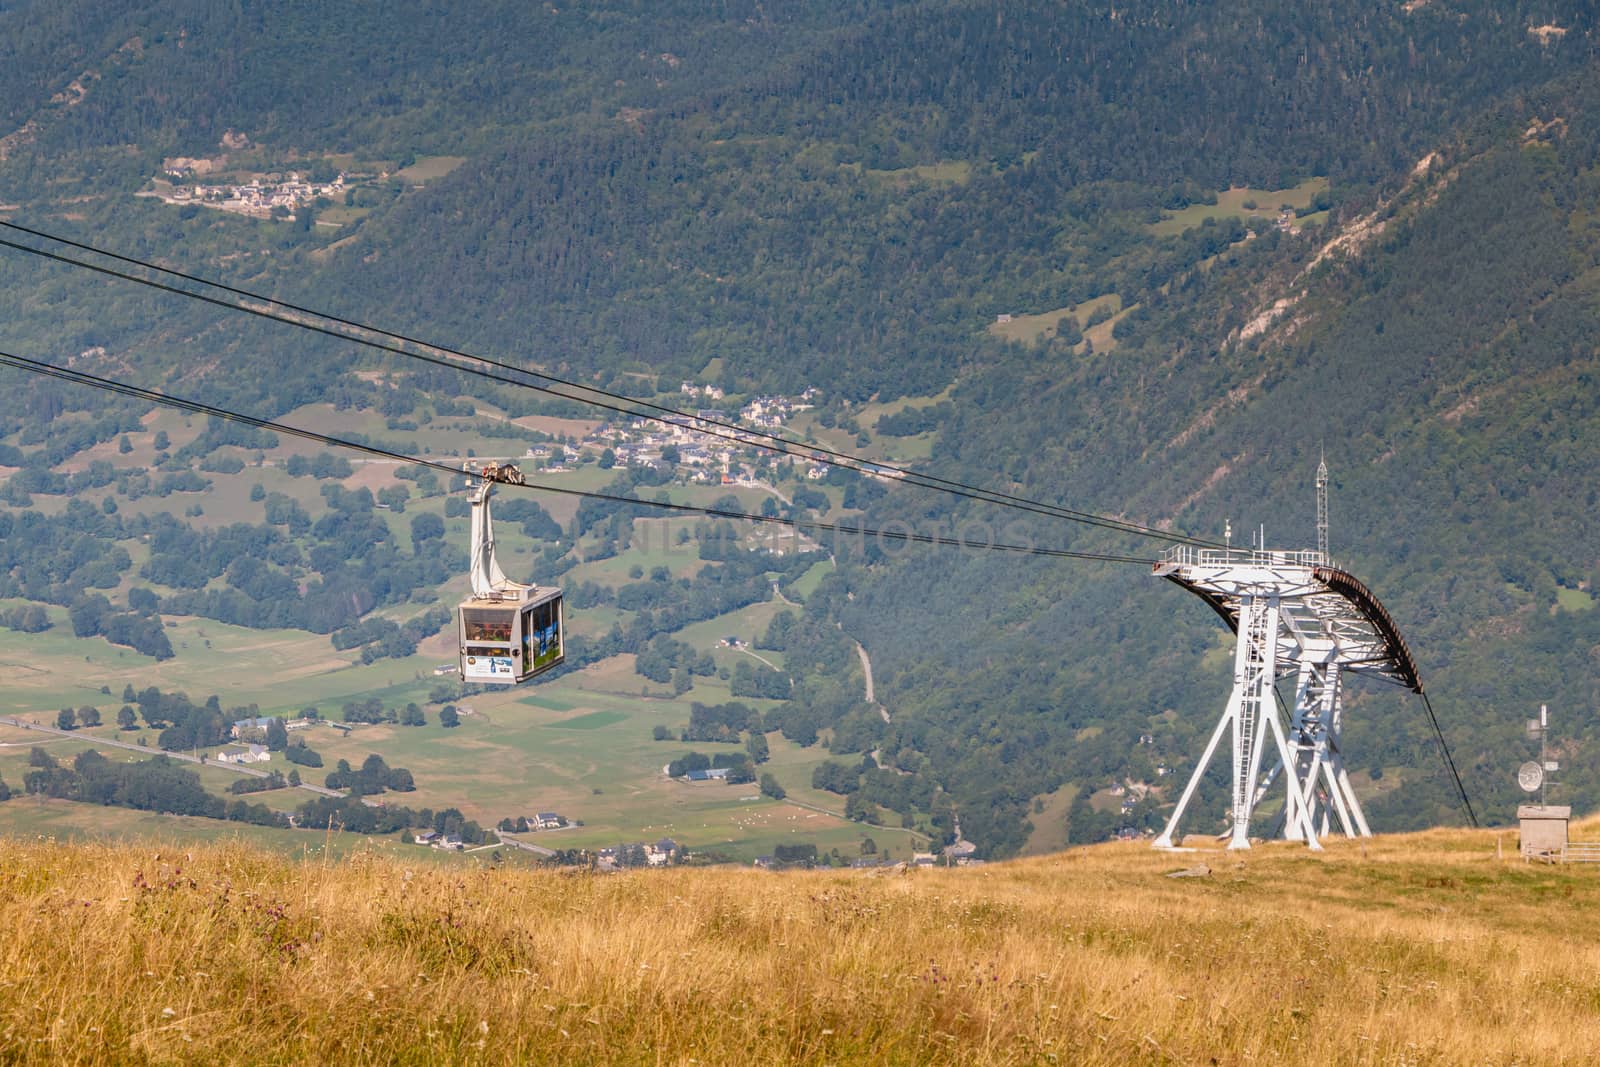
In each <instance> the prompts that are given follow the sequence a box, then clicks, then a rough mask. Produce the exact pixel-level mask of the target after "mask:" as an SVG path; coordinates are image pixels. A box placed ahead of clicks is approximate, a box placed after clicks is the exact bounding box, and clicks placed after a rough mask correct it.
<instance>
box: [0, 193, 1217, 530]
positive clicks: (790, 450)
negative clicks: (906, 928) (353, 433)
mask: <svg viewBox="0 0 1600 1067" xmlns="http://www.w3.org/2000/svg"><path fill="white" fill-rule="evenodd" d="M0 227H4V228H5V229H9V230H13V231H16V232H19V233H25V234H28V235H29V236H32V237H37V238H41V239H44V240H48V241H54V242H56V243H59V244H63V245H67V246H69V247H72V248H76V249H79V250H82V251H86V252H91V253H94V254H96V255H101V256H105V257H107V258H109V259H112V260H115V261H117V262H120V263H125V264H128V265H130V266H135V267H139V268H141V269H144V270H150V271H156V272H158V273H161V274H165V275H168V276H170V277H174V278H180V279H182V280H184V281H187V282H192V283H194V284H197V285H204V286H208V287H210V288H214V289H217V290H220V291H222V292H225V293H229V294H231V295H233V296H237V297H240V298H242V299H246V300H252V301H259V302H260V303H262V304H265V305H269V306H271V307H278V308H282V309H284V310H285V311H289V312H293V313H294V315H307V316H311V317H314V318H318V319H322V320H324V321H326V322H332V323H336V324H338V325H339V326H343V327H348V328H349V329H354V330H360V331H363V332H365V333H370V334H374V335H377V336H379V337H387V338H389V339H391V340H393V341H397V342H401V343H404V344H408V345H414V346H417V347H421V348H427V349H431V350H433V351H435V352H440V353H444V354H445V355H447V356H450V357H453V358H451V359H441V358H438V357H435V356H428V355H425V354H422V353H419V352H414V351H411V350H410V349H406V348H400V347H396V346H395V345H390V344H384V343H382V342H380V341H375V340H373V339H371V338H369V337H361V336H357V335H355V334H351V333H348V332H345V331H344V330H338V329H332V328H330V327H327V326H322V325H318V324H316V323H312V322H306V321H304V320H302V319H300V318H295V317H293V316H291V315H283V314H278V313H275V312H272V311H270V310H267V309H266V308H262V307H252V306H250V305H248V304H239V303H234V302H232V301H229V300H223V299H219V298H217V297H212V296H207V295H205V294H203V293H196V292H192V291H190V290H188V289H183V288H181V287H178V286H174V285H167V284H164V283H162V282H158V281H154V280H152V279H149V278H142V277H139V276H138V275H134V274H129V273H126V272H124V271H118V270H114V269H112V268H109V267H105V266H101V265H99V264H95V263H88V262H85V261H83V260H79V259H73V258H72V257H70V256H64V255H60V254H58V253H54V252H49V251H46V250H44V249H40V248H34V247H32V246H30V245H26V244H21V243H18V242H14V241H8V240H4V239H0V247H5V248H10V249H14V250H16V251H19V252H26V253H29V254H30V255H35V256H39V257H42V258H44V259H48V260H52V261H54V262H57V263H61V264H63V265H66V266H73V267H79V268H81V269H84V270H90V271H94V272H96V273H99V274H102V275H106V276H108V277H112V278H117V279H119V280H122V281H128V282H132V283H134V284H137V285H143V286H146V287H148V288H152V289H156V290H159V291H161V292H166V293H171V294H173V295H177V296H184V297H188V298H189V299H191V300H198V301H201V302H202V303H207V304H211V305H213V306H215V307H220V308H223V309H226V310H229V311H239V312H243V313H245V314H249V315H255V316H257V317H259V318H264V319H269V320H271V321H273V322H279V323H283V324H285V325H289V326H295V327H298V328H300V329H303V330H309V331H311V332H313V333H318V334H322V335H324V336H327V337H332V338H335V339H338V340H344V341H350V342H353V343H355V344H359V345H363V346H365V347H368V348H373V349H376V350H378V351H382V352H387V353H390V354H392V355H398V356H403V357H406V358H408V359H415V360H418V361H421V362H424V363H429V364H432V365H434V366H439V367H445V368H448V369H453V370H457V371H461V372H463V373H467V374H473V375H476V376H477V377H481V378H485V379H487V380H489V381H495V382H499V383H502V384H505V385H511V386H517V387H520V388H525V389H532V390H535V391H537V392H541V393H545V394H547V395H550V396H553V397H557V398H559V399H562V400H569V401H572V402H574V403H579V404H586V405H589V406H592V407H598V408H601V409H604V410H607V411H612V412H616V413H618V414H621V415H627V416H630V417H633V418H640V419H648V420H650V421H653V422H660V423H664V424H666V425H670V426H678V427H681V428H684V429H690V430H693V431H695V432H697V433H702V434H706V435H707V436H710V437H716V438H721V439H723V440H728V441H733V442H735V443H737V444H741V445H749V446H751V447H755V448H761V449H764V450H766V451H770V452H776V453H779V454H782V455H788V456H795V457H799V458H805V459H815V458H817V457H819V456H826V457H827V458H828V462H830V463H833V464H834V465H837V466H841V467H844V468H845V469H847V470H853V471H856V472H857V473H866V474H891V475H894V476H895V477H896V478H897V479H898V480H901V481H906V482H909V483H910V484H912V485H916V486H919V487H921V488H925V489H934V490H937V491H940V492H945V493H950V494H952V495H954V496H958V497H962V498H964V499H969V500H975V501H979V502H981V503H988V504H995V505H999V506H1002V507H1010V508H1015V509H1017V510H1020V511H1026V512H1031V513H1033V514H1038V515H1044V516H1046V517H1050V518H1060V519H1066V520H1068V521H1071V522H1078V523H1083V524H1086V525H1090V526H1099V527H1102V528H1104V529H1109V530H1116V531H1118V532H1121V533H1130V534H1134V535H1136V536H1140V537H1150V538H1155V539H1157V540H1162V541H1168V542H1174V543H1179V544H1189V545H1195V546H1200V547H1208V548H1222V547H1224V546H1223V545H1222V544H1221V543H1220V542H1214V541H1209V540H1206V539H1204V538H1197V537H1192V536H1190V535H1187V534H1175V533H1171V532H1169V531H1165V530H1159V529H1156V528H1154V527H1149V526H1145V525H1142V524H1140V523H1135V522H1129V521H1127V520H1124V519H1115V518H1110V517H1107V516H1103V515H1096V514H1094V513H1092V512H1085V511H1078V510H1076V509H1073V508H1066V507H1063V506H1061V505H1058V504H1047V503H1044V502H1042V501H1037V500H1031V499H1029V498H1027V497H1022V496H1017V495H1015V494H1011V493H1004V492H1001V491H999V490H993V489H984V488H981V487H978V486H974V485H969V484H967V483H965V482H959V481H953V480H951V479H946V478H940V477H938V476H936V475H932V474H925V473H922V472H920V471H915V470H911V469H910V468H906V467H899V466H895V465H893V464H888V463H878V462H873V461H868V460H865V459H862V458H861V457H859V456H854V455H851V454H849V453H846V452H840V451H837V450H835V449H830V448H827V447H825V446H822V445H805V444H801V443H799V442H791V441H789V440H786V439H785V438H782V437H779V436H778V435H776V434H771V433H767V432H764V431H759V430H751V429H748V428H745V427H742V426H739V425H738V424H737V423H732V422H727V421H723V420H717V419H700V418H698V417H696V416H691V415H689V414H688V413H687V412H684V411H680V410H678V409H676V408H671V407H667V406H665V405H662V404H656V403H654V402H651V401H646V400H641V399H638V398H635V397H627V396H624V395H622V394H619V393H614V392H611V391H609V390H605V389H601V388H599V387H597V386H591V385H584V384H582V383H580V382H573V381H569V380H567V379H564V378H559V377H556V376H554V375H550V374H546V373H544V372H542V371H537V370H530V369H528V368H526V367H519V366H517V365H515V364H511V363H504V362H501V361H498V360H494V359H490V358H488V357H485V356H478V355H474V354H472V353H470V352H465V351H462V350H460V349H455V348H450V347H447V346H444V345H438V344H434V343H432V342H429V341H424V340H420V339H418V338H415V337H410V336H408V335H406V334H402V333H396V332H394V331H390V330H385V329H382V328H380V327H376V326H370V325H367V324H365V323H362V322H359V321H356V320H353V319H346V318H341V317H339V316H337V315H332V314H328V313H327V312H321V311H317V310H315V309H312V308H308V307H304V306H302V305H299V304H293V303H290V302H288V301H284V300H278V299H275V298H273V297H268V296H263V295H261V294H259V293H254V292H251V291H249V290H246V289H240V288H236V287H234V286H230V285H226V284H224V283H221V282H215V281H211V280H209V279H207V278H202V277H200V276H198V275H194V274H187V273H185V272H183V271H179V270H174V269H172V268H170V267H163V266H160V265H159V264H155V263H151V262H149V261H146V260H141V259H136V258H134V257H131V256H124V255H120V254H118V253H116V252H111V251H107V250H106V249H102V248H98V247H96V246H94V245H89V244H85V243H82V242H79V241H73V240H70V239H68V238H65V237H59V236H56V235H54V234H50V233H46V232H45V231H43V230H35V229H31V228H29V227H26V226H21V225H18V224H17V223H14V222H7V221H4V220H0ZM457 360H467V361H469V362H471V363H475V364H479V365H480V366H479V367H470V366H463V365H462V364H461V363H460V362H457ZM483 367H489V368H494V369H495V370H498V371H509V372H512V373H515V374H520V375H527V376H528V377H532V378H538V379H541V380H543V381H546V382H551V383H554V384H555V385H559V386H562V387H564V388H567V389H576V390H580V391H582V392H584V393H588V394H594V396H573V395H572V394H570V393H565V392H560V391H559V390H557V389H554V388H551V387H550V386H541V385H537V384H534V383H532V382H528V381H522V380H520V379H513V378H507V377H505V376H504V375H502V374H497V373H494V372H493V371H488V370H484V369H482V368H483ZM595 396H598V397H603V398H605V399H595ZM613 401H616V402H613ZM624 405H629V406H624Z"/></svg>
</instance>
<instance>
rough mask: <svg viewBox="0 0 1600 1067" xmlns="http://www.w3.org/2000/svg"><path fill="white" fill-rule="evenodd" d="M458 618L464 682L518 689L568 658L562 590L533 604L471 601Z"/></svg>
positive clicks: (462, 607) (555, 591)
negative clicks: (564, 638) (566, 653)
mask: <svg viewBox="0 0 1600 1067" xmlns="http://www.w3.org/2000/svg"><path fill="white" fill-rule="evenodd" d="M458 616H459V620H460V621H459V636H460V641H461V680H462V681H465V682H475V683H477V684H479V685H484V684H487V685H516V684H517V683H518V682H525V681H527V680H528V679H529V678H532V677H533V676H534V675H536V674H541V673H543V672H544V671H547V670H549V669H550V668H552V667H554V666H556V665H558V664H559V663H561V661H562V659H563V658H564V654H565V646H564V643H563V641H562V637H563V633H562V621H563V619H562V597H561V592H560V591H559V590H554V589H552V590H550V591H549V592H547V593H545V594H544V595H543V596H540V597H539V599H538V600H536V601H534V602H533V603H531V604H528V603H521V604H519V603H516V602H511V603H495V602H493V601H484V600H477V599H473V600H467V601H464V602H462V604H461V607H460V610H459V612H458Z"/></svg>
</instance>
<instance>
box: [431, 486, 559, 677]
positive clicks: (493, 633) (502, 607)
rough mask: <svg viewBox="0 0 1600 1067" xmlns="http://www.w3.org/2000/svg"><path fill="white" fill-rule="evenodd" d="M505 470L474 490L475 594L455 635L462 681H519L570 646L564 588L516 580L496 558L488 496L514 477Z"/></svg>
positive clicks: (545, 667) (555, 659)
mask: <svg viewBox="0 0 1600 1067" xmlns="http://www.w3.org/2000/svg"><path fill="white" fill-rule="evenodd" d="M502 470H503V469H502V468H495V469H494V471H493V472H489V471H486V472H484V473H483V474H480V475H479V477H483V478H484V480H483V481H482V482H480V483H479V484H477V485H475V486H473V488H472V495H471V503H472V529H471V538H472V543H471V545H470V546H469V547H470V551H471V558H472V564H471V565H472V596H471V597H469V598H468V599H466V600H463V601H462V602H461V606H460V607H459V608H458V609H457V611H456V623H457V625H456V636H457V638H458V640H459V643H460V648H461V678H462V680H463V681H467V682H478V683H488V684H490V685H516V684H517V683H518V682H525V681H527V680H528V679H529V678H532V677H534V676H535V675H538V674H543V673H544V672H545V671H547V670H549V669H550V668H552V667H555V666H557V665H559V664H560V663H561V661H562V660H563V658H565V652H566V646H565V643H564V642H563V640H562V637H563V634H564V628H563V625H562V624H563V622H564V619H563V608H562V597H561V590H560V589H557V588H554V587H552V586H545V587H542V588H541V587H539V586H536V585H524V584H522V583H521V582H513V581H512V580H511V579H509V578H507V577H506V576H505V573H504V572H502V571H501V570H500V564H499V563H498V562H496V560H495V556H494V520H493V518H492V517H491V516H490V514H489V496H490V494H491V493H493V491H494V484H493V483H494V482H495V481H510V479H509V478H507V477H505V476H504V475H503V474H502V473H501V471H502ZM510 470H511V471H515V470H516V468H514V467H512V468H510ZM519 477H520V475H519ZM519 484H520V483H519Z"/></svg>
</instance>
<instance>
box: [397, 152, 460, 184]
mask: <svg viewBox="0 0 1600 1067" xmlns="http://www.w3.org/2000/svg"><path fill="white" fill-rule="evenodd" d="M466 161H467V157H466V156H418V157H417V161H416V162H415V163H413V164H411V166H409V167H405V168H403V169H401V170H397V171H395V172H394V176H395V177H396V178H399V179H400V180H402V181H406V182H410V183H411V184H412V185H422V184H425V183H427V182H431V181H433V180H434V179H436V178H443V177H444V176H445V175H446V174H449V173H450V172H451V171H453V170H455V169H456V168H457V167H459V166H461V164H463V163H465V162H466Z"/></svg>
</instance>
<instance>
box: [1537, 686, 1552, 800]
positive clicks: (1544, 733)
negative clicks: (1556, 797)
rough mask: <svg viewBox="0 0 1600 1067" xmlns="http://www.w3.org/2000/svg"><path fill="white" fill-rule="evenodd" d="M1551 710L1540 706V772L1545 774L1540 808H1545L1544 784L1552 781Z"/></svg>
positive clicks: (1540, 785) (1541, 784)
mask: <svg viewBox="0 0 1600 1067" xmlns="http://www.w3.org/2000/svg"><path fill="white" fill-rule="evenodd" d="M1549 737H1550V709H1549V708H1548V707H1546V706H1545V705H1543V704H1540V705H1539V770H1540V771H1543V772H1544V773H1542V774H1540V775H1539V806H1540V807H1541V808H1542V807H1544V784H1545V782H1547V781H1549V780H1550V772H1549V770H1548V768H1549V766H1550V748H1549V744H1548V741H1549Z"/></svg>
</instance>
